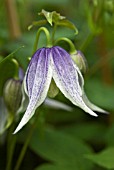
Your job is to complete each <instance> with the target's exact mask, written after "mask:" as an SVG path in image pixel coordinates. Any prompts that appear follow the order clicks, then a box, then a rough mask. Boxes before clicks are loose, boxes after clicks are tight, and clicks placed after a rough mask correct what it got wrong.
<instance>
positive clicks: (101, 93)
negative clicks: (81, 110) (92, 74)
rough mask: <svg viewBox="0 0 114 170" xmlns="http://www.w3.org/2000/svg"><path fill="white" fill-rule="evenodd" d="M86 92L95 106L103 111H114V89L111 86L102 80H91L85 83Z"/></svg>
mask: <svg viewBox="0 0 114 170" xmlns="http://www.w3.org/2000/svg"><path fill="white" fill-rule="evenodd" d="M85 91H86V94H87V96H88V98H89V99H90V101H91V102H93V103H94V104H95V105H98V106H100V107H101V108H103V109H106V110H107V109H109V111H110V110H114V87H113V86H109V85H107V84H105V83H103V82H101V80H98V79H94V78H91V79H89V80H87V81H86V82H85Z"/></svg>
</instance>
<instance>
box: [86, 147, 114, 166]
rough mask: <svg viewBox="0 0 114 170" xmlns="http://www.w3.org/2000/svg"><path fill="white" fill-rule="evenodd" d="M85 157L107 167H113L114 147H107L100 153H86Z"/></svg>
mask: <svg viewBox="0 0 114 170" xmlns="http://www.w3.org/2000/svg"><path fill="white" fill-rule="evenodd" d="M86 158H88V159H89V160H91V161H92V162H94V163H95V164H97V165H100V166H102V167H104V168H107V169H114V147H110V148H107V149H105V150H103V151H102V152H100V153H97V154H91V155H86Z"/></svg>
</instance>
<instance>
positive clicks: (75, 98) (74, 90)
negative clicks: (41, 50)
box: [52, 47, 97, 116]
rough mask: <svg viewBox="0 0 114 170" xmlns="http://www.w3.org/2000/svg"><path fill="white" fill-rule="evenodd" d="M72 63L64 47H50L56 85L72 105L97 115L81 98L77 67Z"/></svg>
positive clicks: (81, 92)
mask: <svg viewBox="0 0 114 170" xmlns="http://www.w3.org/2000/svg"><path fill="white" fill-rule="evenodd" d="M74 65H75V64H74V63H73V61H72V59H71V58H70V55H69V54H68V53H67V52H66V51H65V50H64V49H62V48H60V47H53V48H52V69H53V79H54V81H55V83H56V85H57V87H58V88H59V89H60V90H61V92H62V93H63V94H64V95H65V97H66V98H68V99H69V100H70V101H71V102H72V103H73V104H74V105H76V106H79V107H80V108H82V109H83V110H84V111H85V112H88V113H89V114H91V115H93V116H97V114H96V113H94V112H93V111H92V110H91V109H90V108H89V107H88V106H87V105H86V104H85V103H84V101H83V99H82V95H83V91H82V88H81V87H80V84H79V73H78V71H79V70H78V71H77V69H78V68H77V66H76V65H75V66H74ZM80 74H81V73H80Z"/></svg>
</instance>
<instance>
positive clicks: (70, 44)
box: [55, 37, 77, 54]
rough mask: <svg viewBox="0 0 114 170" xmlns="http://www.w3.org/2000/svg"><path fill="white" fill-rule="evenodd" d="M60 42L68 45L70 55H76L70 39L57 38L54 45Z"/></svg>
mask: <svg viewBox="0 0 114 170" xmlns="http://www.w3.org/2000/svg"><path fill="white" fill-rule="evenodd" d="M60 41H65V42H67V43H68V45H69V46H70V53H71V54H76V53H77V51H76V48H75V46H74V44H73V42H72V41H71V40H70V39H68V38H66V37H62V38H58V39H57V40H56V41H55V44H57V43H59V42H60Z"/></svg>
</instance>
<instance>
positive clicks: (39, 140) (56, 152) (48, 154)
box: [30, 128, 92, 170]
mask: <svg viewBox="0 0 114 170" xmlns="http://www.w3.org/2000/svg"><path fill="white" fill-rule="evenodd" d="M30 148H31V149H32V150H33V151H34V152H35V153H37V154H38V155H40V156H41V157H43V158H45V159H46V160H49V161H51V162H52V163H53V164H55V165H58V168H59V167H63V169H64V167H66V169H69V170H70V169H73V170H76V167H77V170H78V169H80V170H90V169H91V168H92V164H91V163H90V162H89V161H88V160H87V159H85V158H84V155H85V154H89V153H91V149H90V148H89V147H88V146H87V145H86V144H85V143H83V142H82V141H81V140H78V139H77V138H74V137H72V136H70V135H67V134H65V133H61V132H59V131H56V130H53V129H49V128H46V130H45V131H44V134H43V137H42V136H39V133H38V129H37V130H36V132H35V134H34V136H33V137H32V139H31V142H30Z"/></svg>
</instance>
